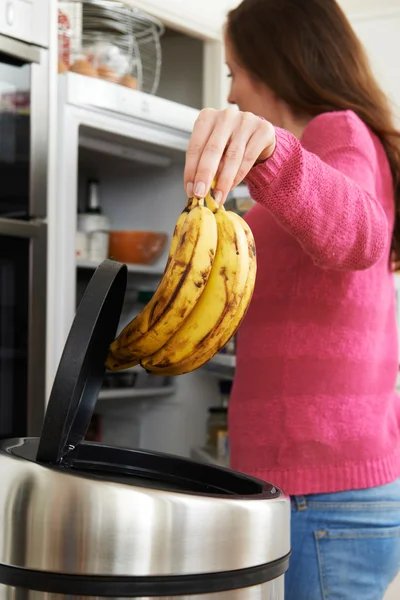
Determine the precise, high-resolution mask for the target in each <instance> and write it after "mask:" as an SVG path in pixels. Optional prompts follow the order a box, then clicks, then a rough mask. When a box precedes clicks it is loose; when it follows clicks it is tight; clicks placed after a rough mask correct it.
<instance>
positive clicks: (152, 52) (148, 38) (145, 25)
mask: <svg viewBox="0 0 400 600" xmlns="http://www.w3.org/2000/svg"><path fill="white" fill-rule="evenodd" d="M74 4H76V2H74ZM79 4H80V5H81V7H82V13H81V19H82V21H81V27H78V28H77V30H76V31H75V28H74V24H72V30H73V37H75V36H80V40H79V46H80V48H81V53H82V54H83V55H84V56H85V57H86V58H88V59H89V60H90V62H91V64H92V65H93V67H94V68H95V69H97V73H98V76H99V77H103V78H105V79H108V80H111V81H114V82H119V83H124V82H127V81H129V82H130V83H125V85H129V87H135V88H137V89H139V90H141V91H143V92H146V93H148V94H155V93H156V91H157V88H158V84H159V81H160V74H161V63H162V54H161V43H160V38H161V36H162V35H163V33H164V31H165V29H164V25H163V24H162V23H161V22H160V21H159V20H158V19H155V18H154V17H152V16H150V15H148V14H146V13H144V12H142V11H140V10H138V9H136V8H133V7H131V6H128V5H127V4H125V3H124V2H121V1H120V0H82V1H81V2H79ZM77 45H78V44H77V43H76V40H75V47H76V46H77ZM132 81H134V85H133V84H132Z"/></svg>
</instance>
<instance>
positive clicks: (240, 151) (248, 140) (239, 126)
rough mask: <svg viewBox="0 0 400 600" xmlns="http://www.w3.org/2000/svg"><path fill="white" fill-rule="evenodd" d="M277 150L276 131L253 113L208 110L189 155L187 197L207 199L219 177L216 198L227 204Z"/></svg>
mask: <svg viewBox="0 0 400 600" xmlns="http://www.w3.org/2000/svg"><path fill="white" fill-rule="evenodd" d="M274 148H275V129H274V127H273V126H272V125H271V124H270V123H268V121H264V120H261V119H259V118H258V117H256V116H255V115H253V114H252V113H243V112H239V111H237V110H236V109H234V108H229V109H226V110H223V111H216V110H213V109H205V110H202V111H201V112H200V115H199V117H198V119H197V121H196V123H195V126H194V129H193V134H192V136H191V139H190V143H189V147H188V151H187V154H186V163H185V174H184V182H185V189H186V192H187V195H188V196H189V197H191V196H193V195H195V196H197V197H199V198H202V197H204V196H205V195H206V194H207V192H208V191H209V189H210V187H211V183H212V180H213V178H214V176H215V174H217V177H216V179H217V184H216V187H215V188H214V197H215V199H216V200H217V202H219V203H223V202H225V200H226V197H227V195H228V193H229V191H230V190H231V189H232V188H233V187H235V186H236V185H237V184H238V183H239V182H240V181H242V180H243V179H244V178H245V177H246V175H247V173H248V172H249V171H250V169H251V168H252V167H253V165H254V164H255V163H256V162H257V160H258V159H260V158H261V159H262V160H265V159H266V158H268V157H269V156H270V155H271V154H272V152H273V151H274Z"/></svg>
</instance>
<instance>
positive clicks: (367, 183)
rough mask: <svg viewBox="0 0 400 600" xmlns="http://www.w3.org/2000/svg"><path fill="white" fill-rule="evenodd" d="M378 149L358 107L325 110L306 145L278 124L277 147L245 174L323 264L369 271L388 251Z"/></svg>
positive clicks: (308, 130) (309, 132) (305, 139)
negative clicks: (378, 181) (379, 192)
mask: <svg viewBox="0 0 400 600" xmlns="http://www.w3.org/2000/svg"><path fill="white" fill-rule="evenodd" d="M377 169H378V159H377V150H376V147H375V144H374V141H373V138H372V136H371V134H370V132H369V130H368V128H367V127H366V126H365V124H364V123H363V122H362V121H361V120H360V119H359V118H358V117H357V116H356V115H355V114H354V113H352V112H351V111H343V112H336V113H325V114H323V115H319V116H318V117H316V118H315V119H313V121H311V123H310V124H309V125H308V127H307V128H306V130H305V132H304V135H303V138H302V143H300V142H299V141H298V140H297V139H296V138H295V137H294V136H293V135H291V134H290V133H288V132H287V131H285V130H282V129H279V128H276V148H275V151H274V153H273V155H272V156H271V157H270V158H269V159H268V160H267V161H265V162H263V163H261V164H259V165H257V166H255V167H253V169H251V171H250V173H249V174H248V175H247V177H246V183H247V184H248V187H249V191H250V194H251V196H252V198H253V199H254V200H255V201H256V202H258V203H260V204H261V205H263V206H264V207H266V208H267V209H269V210H270V211H271V213H272V214H273V215H274V217H275V218H276V220H277V221H278V222H279V223H280V224H281V226H282V227H283V228H284V229H285V230H286V231H288V232H289V233H290V234H292V235H293V236H294V237H295V238H297V240H298V241H299V243H300V244H301V245H302V247H303V248H304V250H305V251H306V252H307V253H308V254H309V255H310V256H311V257H312V258H313V260H314V262H315V263H316V264H317V265H319V266H320V267H324V268H333V269H341V270H361V269H367V268H368V267H370V266H372V265H373V264H374V263H376V262H377V261H378V260H379V259H380V258H382V256H383V255H384V254H385V252H387V248H388V243H389V240H388V222H387V218H386V215H385V212H384V210H383V207H382V205H381V203H380V202H379V201H378V200H377V198H376V191H375V188H376V185H375V182H376V171H377Z"/></svg>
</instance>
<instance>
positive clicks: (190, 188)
mask: <svg viewBox="0 0 400 600" xmlns="http://www.w3.org/2000/svg"><path fill="white" fill-rule="evenodd" d="M186 195H187V197H188V198H193V183H191V182H190V183H188V184H187V185H186Z"/></svg>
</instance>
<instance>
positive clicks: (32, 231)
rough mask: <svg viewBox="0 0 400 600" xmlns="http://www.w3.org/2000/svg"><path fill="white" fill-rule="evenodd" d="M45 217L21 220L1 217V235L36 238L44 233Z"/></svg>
mask: <svg viewBox="0 0 400 600" xmlns="http://www.w3.org/2000/svg"><path fill="white" fill-rule="evenodd" d="M44 225H46V222H45V221H44V220H43V219H30V220H29V221H19V220H18V219H3V218H1V217H0V235H8V236H13V237H21V238H36V237H39V236H41V235H43V226H44Z"/></svg>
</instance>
